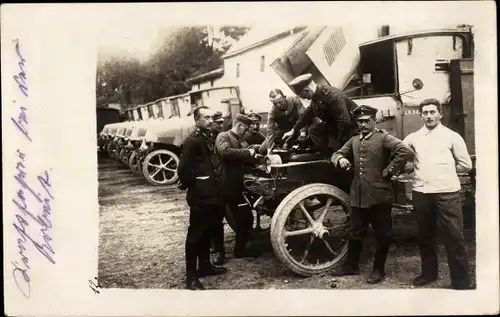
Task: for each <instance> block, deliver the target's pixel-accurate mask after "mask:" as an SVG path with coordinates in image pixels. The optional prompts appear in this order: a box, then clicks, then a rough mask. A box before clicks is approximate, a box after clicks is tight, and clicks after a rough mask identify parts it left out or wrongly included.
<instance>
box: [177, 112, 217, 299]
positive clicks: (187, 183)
mask: <svg viewBox="0 0 500 317" xmlns="http://www.w3.org/2000/svg"><path fill="white" fill-rule="evenodd" d="M212 115H213V113H212V111H211V110H210V109H209V108H208V107H198V108H196V109H194V111H193V117H194V120H195V122H196V130H195V131H193V132H192V133H191V134H190V135H189V136H188V137H187V138H186V140H184V142H183V144H182V154H181V157H180V161H179V166H178V174H179V180H180V184H179V188H181V189H187V195H186V200H187V203H188V205H189V208H190V210H189V228H188V232H187V237H186V288H187V289H191V290H203V289H205V287H204V286H203V284H201V282H200V280H199V277H204V276H209V275H216V274H221V273H225V272H226V271H227V269H226V268H223V267H216V266H214V265H212V264H211V263H210V233H211V232H212V231H213V228H214V226H215V225H216V219H218V217H217V216H216V215H217V214H218V213H219V212H220V210H222V207H221V203H222V202H223V196H222V186H221V185H222V184H221V182H220V179H219V178H218V175H217V172H216V169H215V166H216V165H215V162H214V161H213V159H214V156H213V154H212V153H211V151H212V149H211V148H210V147H211V142H210V139H211V135H210V129H211V127H210V125H211V124H212ZM214 216H215V217H214Z"/></svg>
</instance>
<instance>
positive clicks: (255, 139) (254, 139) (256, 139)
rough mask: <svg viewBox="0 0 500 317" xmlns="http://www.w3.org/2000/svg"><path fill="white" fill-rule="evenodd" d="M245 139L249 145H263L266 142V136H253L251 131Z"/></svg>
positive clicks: (260, 134)
mask: <svg viewBox="0 0 500 317" xmlns="http://www.w3.org/2000/svg"><path fill="white" fill-rule="evenodd" d="M243 138H244V139H245V141H246V142H247V143H248V145H255V144H262V142H264V140H265V139H266V137H265V136H264V134H262V132H258V133H256V134H253V133H252V132H250V131H247V133H245V136H244V137H243Z"/></svg>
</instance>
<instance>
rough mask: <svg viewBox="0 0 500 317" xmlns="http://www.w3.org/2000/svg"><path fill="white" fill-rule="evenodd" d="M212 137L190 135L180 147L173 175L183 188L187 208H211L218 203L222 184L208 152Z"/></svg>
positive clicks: (193, 133) (196, 132)
mask: <svg viewBox="0 0 500 317" xmlns="http://www.w3.org/2000/svg"><path fill="white" fill-rule="evenodd" d="M211 137H212V134H211V133H210V132H202V131H201V130H200V129H197V130H195V131H193V132H192V133H191V134H190V135H189V136H188V137H187V138H186V140H184V142H183V144H182V153H181V157H180V161H179V166H178V168H177V172H178V174H179V180H180V182H181V183H182V184H183V185H184V186H185V187H187V190H188V192H187V195H186V200H187V203H188V205H189V206H193V205H197V206H199V205H215V204H219V203H220V202H221V201H222V182H221V177H220V174H219V173H218V171H217V163H216V160H215V157H214V155H213V152H212V150H211V148H213V140H211Z"/></svg>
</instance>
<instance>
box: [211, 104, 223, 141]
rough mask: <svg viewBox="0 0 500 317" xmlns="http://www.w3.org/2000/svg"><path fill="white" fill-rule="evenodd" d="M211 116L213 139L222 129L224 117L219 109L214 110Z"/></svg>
mask: <svg viewBox="0 0 500 317" xmlns="http://www.w3.org/2000/svg"><path fill="white" fill-rule="evenodd" d="M213 118H214V121H213V124H212V134H213V135H214V140H215V138H216V137H217V135H218V134H219V133H221V132H222V131H223V130H224V118H223V117H222V112H220V111H217V112H215V113H214V117H213Z"/></svg>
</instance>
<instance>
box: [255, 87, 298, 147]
mask: <svg viewBox="0 0 500 317" xmlns="http://www.w3.org/2000/svg"><path fill="white" fill-rule="evenodd" d="M285 100H286V104H287V106H286V107H285V108H284V109H282V108H280V107H278V106H276V105H273V107H272V108H271V111H269V114H268V117H267V135H266V139H265V141H263V142H262V146H261V149H260V153H261V154H264V153H265V152H266V151H267V149H268V147H269V146H272V145H273V144H274V143H276V144H281V143H282V140H281V138H282V136H283V134H285V132H288V131H290V130H291V129H292V128H293V127H294V125H295V123H296V122H297V120H298V119H299V117H300V115H301V114H302V113H303V112H304V111H305V110H306V108H305V107H304V105H302V102H301V101H300V98H298V97H286V99H285Z"/></svg>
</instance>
